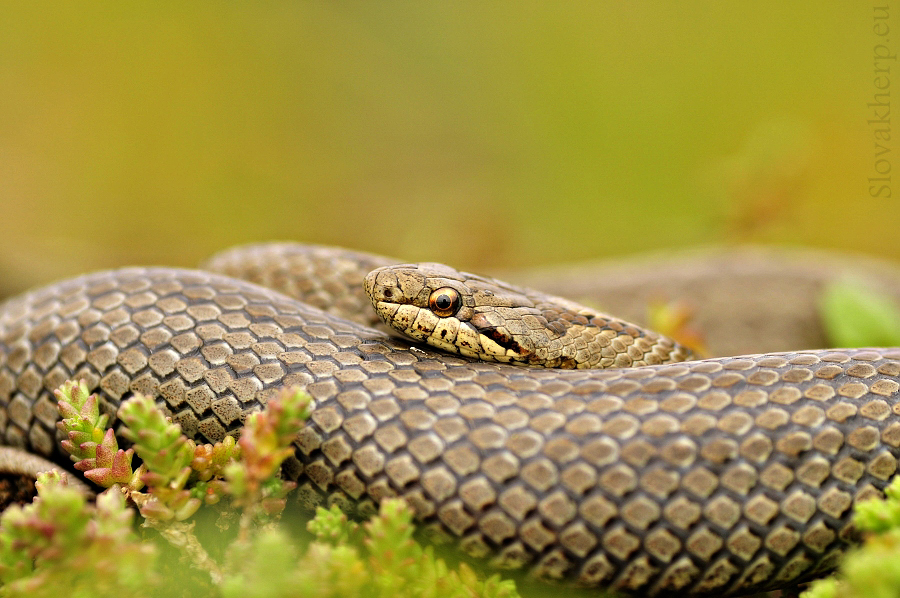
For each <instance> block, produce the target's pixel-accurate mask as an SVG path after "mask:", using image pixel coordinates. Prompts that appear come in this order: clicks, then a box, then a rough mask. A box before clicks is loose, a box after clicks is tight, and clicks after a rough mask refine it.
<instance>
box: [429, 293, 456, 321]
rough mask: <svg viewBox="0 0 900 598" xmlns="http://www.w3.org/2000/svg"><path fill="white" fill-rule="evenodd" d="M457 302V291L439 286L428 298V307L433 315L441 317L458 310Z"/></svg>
mask: <svg viewBox="0 0 900 598" xmlns="http://www.w3.org/2000/svg"><path fill="white" fill-rule="evenodd" d="M459 304H460V300H459V293H457V292H456V290H454V289H451V288H450V287H443V288H440V289H438V290H436V291H434V292H433V293H431V296H430V297H429V298H428V307H429V308H431V311H433V312H434V315H436V316H440V317H442V318H446V317H447V316H452V315H453V314H455V313H456V312H457V310H459Z"/></svg>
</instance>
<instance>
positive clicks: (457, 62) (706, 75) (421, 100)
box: [0, 0, 900, 292]
mask: <svg viewBox="0 0 900 598" xmlns="http://www.w3.org/2000/svg"><path fill="white" fill-rule="evenodd" d="M882 4H883V3H882ZM898 10H900V7H898ZM890 24H891V25H892V26H894V25H900V21H898V19H897V18H896V15H893V14H892V15H891V20H890ZM872 26H873V5H872V4H867V3H865V2H859V1H858V0H857V1H853V2H845V1H841V2H830V3H818V2H798V3H791V4H790V5H784V4H783V3H782V2H780V1H775V0H767V1H763V2H755V3H748V2H725V3H720V2H680V3H666V4H665V5H664V3H658V2H646V3H618V2H616V3H614V2H579V3H555V2H543V3H536V2H527V1H516V2H490V3H437V2H428V3H417V2H402V3H401V2H381V1H379V2H374V1H373V2H298V1H291V2H274V1H273V2H262V1H257V2H241V1H236V2H229V3H216V2H197V3H182V2H168V3H166V2H160V3H151V2H135V3H114V2H98V3H79V2H52V3H13V2H5V3H3V4H2V5H0V216H2V218H0V281H2V288H3V290H5V291H7V292H9V291H13V290H17V289H20V288H23V287H24V286H28V285H32V284H36V283H39V282H43V281H46V280H50V279H53V278H57V277H61V276H68V275H72V274H76V273H80V272H83V271H86V270H89V269H96V268H102V267H112V266H117V265H126V264H170V265H180V266H192V265H195V264H197V263H198V262H199V261H200V260H202V259H203V258H204V257H207V256H209V255H210V254H211V253H212V252H214V251H216V250H218V249H221V248H224V247H227V246H229V245H234V244H237V243H246V242H251V241H259V240H272V239H294V240H301V241H308V242H316V243H328V244H337V245H344V246H349V247H354V248H358V249H364V250H370V251H375V252H379V253H384V254H388V255H393V256H397V257H401V258H405V259H410V260H419V259H431V260H440V261H444V262H448V263H452V264H454V265H457V266H459V267H464V268H466V269H474V270H491V269H496V268H501V267H502V268H506V267H518V266H524V265H538V264H551V263H556V262H571V261H574V260H581V259H588V258H594V257H601V256H603V257H609V256H618V255H624V254H630V253H634V252H640V251H645V250H667V249H669V248H682V247H690V246H695V245H698V244H713V243H745V242H751V243H779V244H788V245H803V246H815V247H831V248H837V249H842V250H853V251H860V252H864V253H868V254H874V255H878V256H882V257H887V258H892V259H895V260H897V259H900V243H898V242H897V238H898V225H900V208H898V199H897V198H900V184H897V185H896V189H894V190H893V191H894V196H895V199H889V198H872V197H870V196H869V193H868V183H867V177H869V176H874V171H873V164H874V161H875V157H874V140H873V137H872V128H871V127H870V126H869V125H868V124H867V123H866V120H867V119H868V118H871V115H870V110H869V109H868V108H867V107H866V103H867V102H871V101H872V97H873V94H874V93H875V91H876V90H875V88H874V86H873V76H874V75H873V54H872V52H873V46H874V45H875V44H876V43H879V38H877V36H876V35H875V34H874V33H873V30H872ZM895 29H896V28H895ZM896 30H897V33H898V36H897V39H896V47H897V48H898V49H900V29H896ZM890 66H891V67H892V68H893V69H894V70H895V72H896V71H897V70H900V65H898V64H897V62H896V61H893V62H892V63H891V65H890ZM898 97H900V94H898ZM895 166H896V167H898V168H900V158H898V159H896V164H895Z"/></svg>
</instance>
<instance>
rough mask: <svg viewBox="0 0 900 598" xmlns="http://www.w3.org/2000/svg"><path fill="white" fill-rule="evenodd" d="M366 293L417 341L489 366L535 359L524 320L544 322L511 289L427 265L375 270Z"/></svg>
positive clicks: (380, 313) (387, 319)
mask: <svg viewBox="0 0 900 598" xmlns="http://www.w3.org/2000/svg"><path fill="white" fill-rule="evenodd" d="M365 290H366V294H368V296H369V298H370V299H371V300H372V304H373V305H374V306H375V311H376V313H377V314H378V316H379V317H380V318H381V319H382V320H383V321H384V322H385V323H386V324H387V325H388V326H390V327H391V328H393V329H394V330H397V331H398V332H400V333H402V334H404V335H406V336H408V337H410V338H412V339H415V340H418V341H423V342H425V343H428V344H429V345H432V346H433V347H437V348H439V349H443V350H445V351H449V352H452V353H459V354H461V355H466V356H468V357H476V358H479V359H483V360H487V361H502V362H522V363H527V362H530V361H531V359H532V358H534V357H535V343H534V340H533V337H534V333H533V332H532V331H531V330H529V329H528V326H527V325H526V324H525V321H524V320H523V318H525V317H526V316H532V317H534V318H537V317H539V316H538V310H537V309H536V308H535V305H534V302H533V301H532V300H531V299H529V298H528V297H527V296H526V295H525V294H523V293H521V292H519V290H517V289H515V288H514V287H512V286H510V285H505V284H504V283H501V282H499V281H494V280H492V279H489V278H484V277H481V276H477V275H475V274H470V273H468V272H460V271H458V270H454V269H453V268H451V267H449V266H445V265H443V264H435V263H422V264H401V265H397V266H387V267H384V268H379V269H377V270H374V271H372V272H371V273H369V275H368V276H367V277H366V281H365ZM535 324H536V327H537V328H540V327H543V326H544V324H546V322H544V323H538V322H537V321H535Z"/></svg>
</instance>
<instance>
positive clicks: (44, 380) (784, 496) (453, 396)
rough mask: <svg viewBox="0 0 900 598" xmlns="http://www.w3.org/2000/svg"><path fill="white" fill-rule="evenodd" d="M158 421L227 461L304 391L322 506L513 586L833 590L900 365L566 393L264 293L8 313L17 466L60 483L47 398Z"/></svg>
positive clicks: (137, 279) (177, 273)
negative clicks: (36, 469)
mask: <svg viewBox="0 0 900 598" xmlns="http://www.w3.org/2000/svg"><path fill="white" fill-rule="evenodd" d="M73 377H75V378H81V379H84V380H86V381H87V383H88V385H89V386H90V387H92V388H93V389H96V390H99V391H100V392H101V394H102V405H103V409H104V410H105V411H106V412H108V413H111V414H112V413H114V412H115V410H116V407H117V406H118V404H119V403H120V401H121V400H122V399H123V398H124V397H127V396H128V394H129V393H131V392H133V391H141V392H144V393H147V394H150V395H153V396H155V397H156V398H157V400H158V402H159V403H160V404H161V405H163V406H164V407H165V408H166V409H168V411H169V412H170V413H171V415H172V417H173V418H174V420H175V421H177V422H178V423H180V424H181V425H182V427H183V428H184V430H185V431H186V432H187V433H188V434H191V435H193V436H196V437H199V438H202V439H204V440H208V441H217V440H221V439H222V438H223V437H224V435H226V434H230V433H234V432H235V431H236V430H237V429H238V428H239V426H240V424H241V422H242V421H243V419H244V418H245V416H246V414H247V413H249V412H252V411H253V410H256V409H259V408H260V407H261V406H262V405H264V404H265V403H266V401H267V399H268V398H269V397H270V396H271V395H272V393H274V392H277V389H278V388H280V387H282V386H285V385H293V384H296V385H300V386H303V387H305V388H306V390H307V391H308V392H309V393H310V394H311V395H312V396H313V398H314V399H315V409H314V411H313V413H312V416H311V418H310V421H309V422H308V423H307V425H306V426H305V427H304V429H303V431H302V432H301V434H300V435H299V437H298V439H297V443H296V444H297V453H296V456H297V459H296V460H294V461H292V462H291V463H290V464H289V467H288V468H287V470H288V471H287V472H288V475H290V476H292V477H294V478H296V479H298V480H299V482H300V489H299V497H300V500H301V501H303V502H304V503H306V504H309V505H314V504H320V503H337V504H340V505H342V506H344V507H345V508H348V509H357V510H358V511H360V512H363V513H365V512H370V511H372V510H373V509H374V508H375V504H376V503H377V502H378V501H379V500H380V499H381V498H383V497H385V496H402V497H404V498H405V499H406V500H407V501H408V502H409V503H410V504H411V505H412V506H413V507H414V508H415V510H416V513H417V514H418V517H419V518H420V519H421V521H422V524H423V525H424V526H426V527H427V528H428V529H429V531H431V532H432V536H433V537H434V538H435V539H441V538H449V539H453V540H454V541H456V542H458V543H459V544H460V545H461V547H462V548H463V549H464V550H465V551H466V552H468V553H469V554H472V555H476V556H482V557H485V558H487V559H489V560H491V561H492V562H494V563H495V564H497V565H499V566H505V567H525V568H527V569H529V570H530V571H532V572H534V573H535V574H537V575H540V576H543V577H548V578H565V579H568V580H571V581H573V582H575V583H577V584H579V585H584V586H613V587H616V588H619V589H622V590H627V591H633V592H642V593H645V594H648V595H668V594H695V595H699V594H714V593H715V594H720V595H727V594H739V593H745V592H750V591H753V590H759V589H766V588H775V587H779V586H781V585H785V584H788V583H790V582H793V581H796V580H798V579H804V578H807V577H810V576H814V575H817V574H820V573H822V572H825V571H827V570H829V569H831V568H832V567H833V566H834V563H835V560H836V558H837V557H838V556H839V555H840V554H841V552H842V550H843V548H844V546H845V543H846V542H847V541H848V540H850V539H851V538H852V535H853V532H852V529H851V526H850V521H849V514H850V511H851V508H852V506H853V504H854V503H855V502H856V501H858V500H860V499H861V498H866V497H869V496H877V495H879V494H880V493H881V490H882V489H883V488H884V486H885V485H886V484H887V483H888V480H889V479H890V478H891V476H892V475H893V474H894V473H895V471H896V469H897V458H898V455H900V421H898V418H897V416H896V415H897V412H898V409H900V407H898V405H897V403H898V401H897V398H898V389H900V384H898V380H900V350H897V349H880V350H854V351H836V352H830V351H814V352H803V353H790V354H779V355H762V356H752V357H738V358H726V359H714V360H705V361H695V362H685V363H681V364H675V365H665V366H649V367H645V368H635V369H621V370H590V371H588V370H579V371H552V370H546V369H528V368H521V367H515V366H509V365H503V364H493V363H482V362H475V361H472V360H468V359H465V358H461V357H455V356H447V355H444V354H440V353H437V352H433V351H430V350H423V349H421V348H418V347H414V346H410V345H409V344H407V343H405V342H403V341H400V340H397V339H392V338H389V337H387V336H385V335H384V334H383V333H380V332H377V331H374V330H371V329H368V328H365V327H362V326H359V325H356V324H353V323H350V322H347V321H345V320H341V319H339V318H336V317H334V316H331V315H328V314H325V313H323V312H321V311H319V310H317V309H315V308H312V307H309V306H306V305H304V304H303V303H300V302H298V301H295V300H292V299H289V298H287V297H285V296H283V295H280V294H278V293H275V292H272V291H269V290H267V289H264V288H262V287H258V286H256V285H253V284H250V283H244V282H240V281H236V280H233V279H230V278H225V277H220V276H217V275H213V274H209V273H205V272H199V271H186V270H174V269H129V270H120V271H115V272H104V273H98V274H93V275H89V276H86V277H82V278H78V279H74V280H71V281H66V282H62V283H58V284H56V285H53V286H50V287H47V288H45V289H42V290H38V291H36V292H33V293H31V294H28V295H25V296H23V297H21V298H17V299H13V300H11V301H9V302H7V303H5V304H3V305H2V306H0V405H2V410H0V431H2V440H3V441H4V442H5V444H8V445H12V446H16V447H24V448H26V449H29V450H31V451H33V452H36V453H39V454H42V455H48V456H53V457H54V458H56V459H62V457H61V455H59V453H58V451H57V449H56V448H55V447H56V442H55V440H56V438H55V436H56V432H55V427H54V425H55V422H56V419H57V414H56V410H55V407H54V403H53V399H52V397H51V390H52V389H53V388H55V387H56V386H58V385H59V384H61V383H62V382H63V381H64V380H66V379H68V378H73Z"/></svg>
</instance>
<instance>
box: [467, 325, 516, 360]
mask: <svg viewBox="0 0 900 598" xmlns="http://www.w3.org/2000/svg"><path fill="white" fill-rule="evenodd" d="M478 332H480V333H481V334H483V335H485V336H486V337H488V338H489V339H491V340H492V341H494V342H495V343H497V344H498V345H500V346H501V347H503V348H504V349H506V350H508V351H513V352H514V353H516V354H517V355H525V354H526V351H525V350H524V349H523V348H522V345H520V344H519V343H517V342H516V339H514V338H511V337H510V336H509V335H506V334H503V333H502V332H500V331H499V330H497V329H496V328H485V329H481V330H479V331H478Z"/></svg>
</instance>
